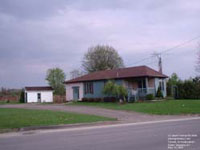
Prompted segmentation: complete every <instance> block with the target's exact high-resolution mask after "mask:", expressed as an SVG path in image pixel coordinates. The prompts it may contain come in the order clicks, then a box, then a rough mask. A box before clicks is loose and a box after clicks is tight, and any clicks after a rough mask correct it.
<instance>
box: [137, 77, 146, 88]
mask: <svg viewBox="0 0 200 150" xmlns="http://www.w3.org/2000/svg"><path fill="white" fill-rule="evenodd" d="M138 88H141V89H142V88H146V82H145V79H142V80H139V81H138Z"/></svg>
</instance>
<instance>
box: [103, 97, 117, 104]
mask: <svg viewBox="0 0 200 150" xmlns="http://www.w3.org/2000/svg"><path fill="white" fill-rule="evenodd" d="M103 102H112V103H115V102H117V98H116V97H104V98H103Z"/></svg>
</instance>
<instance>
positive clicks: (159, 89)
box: [156, 86, 163, 98]
mask: <svg viewBox="0 0 200 150" xmlns="http://www.w3.org/2000/svg"><path fill="white" fill-rule="evenodd" d="M156 97H158V98H163V93H162V90H161V87H160V86H159V87H158V90H157V92H156Z"/></svg>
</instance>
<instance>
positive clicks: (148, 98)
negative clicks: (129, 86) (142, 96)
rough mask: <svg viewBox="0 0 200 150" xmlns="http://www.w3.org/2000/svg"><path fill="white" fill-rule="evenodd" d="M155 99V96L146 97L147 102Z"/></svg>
mask: <svg viewBox="0 0 200 150" xmlns="http://www.w3.org/2000/svg"><path fill="white" fill-rule="evenodd" d="M153 99H154V96H153V94H147V95H146V100H153Z"/></svg>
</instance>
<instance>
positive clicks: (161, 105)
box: [70, 100, 200, 115]
mask: <svg viewBox="0 0 200 150" xmlns="http://www.w3.org/2000/svg"><path fill="white" fill-rule="evenodd" d="M70 105H86V106H93V107H102V108H108V109H116V110H128V111H136V112H143V113H148V114H158V115H178V114H200V100H165V101H159V102H158V101H157V102H143V103H127V104H119V103H95V102H74V103H72V104H70Z"/></svg>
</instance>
